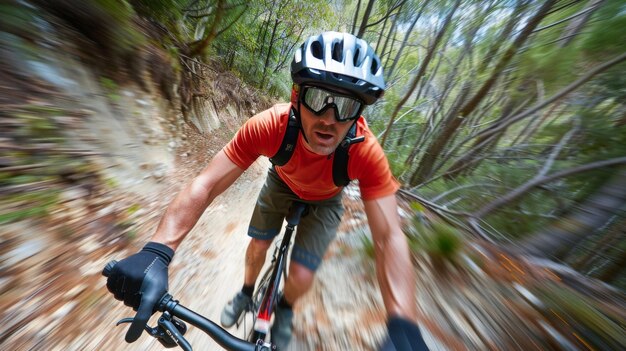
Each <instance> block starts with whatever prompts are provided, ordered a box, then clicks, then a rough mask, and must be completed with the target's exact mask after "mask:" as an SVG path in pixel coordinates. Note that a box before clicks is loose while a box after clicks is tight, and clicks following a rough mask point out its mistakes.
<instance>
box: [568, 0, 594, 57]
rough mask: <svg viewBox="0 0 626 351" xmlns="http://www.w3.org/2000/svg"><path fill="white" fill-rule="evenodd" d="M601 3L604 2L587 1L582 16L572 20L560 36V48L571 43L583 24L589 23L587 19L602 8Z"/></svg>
mask: <svg viewBox="0 0 626 351" xmlns="http://www.w3.org/2000/svg"><path fill="white" fill-rule="evenodd" d="M603 2H604V0H589V3H588V4H587V6H585V9H584V10H583V11H584V14H583V15H581V16H578V17H576V18H575V19H573V20H572V22H570V23H569V25H568V26H567V27H566V28H565V30H564V31H563V33H562V34H561V37H560V38H559V40H558V41H560V42H561V44H560V47H561V48H564V47H566V46H567V45H569V43H571V42H572V40H574V38H575V37H576V36H577V35H578V34H579V33H580V31H581V30H582V29H583V27H584V26H585V24H587V22H588V21H589V18H591V15H592V14H593V13H594V12H595V11H596V10H597V9H599V8H600V6H602V3H603Z"/></svg>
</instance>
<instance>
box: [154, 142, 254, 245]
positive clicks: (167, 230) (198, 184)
mask: <svg viewBox="0 0 626 351" xmlns="http://www.w3.org/2000/svg"><path fill="white" fill-rule="evenodd" d="M242 173H243V169H241V168H239V167H237V165H235V164H234V163H233V162H231V161H230V159H228V157H226V154H225V153H224V151H220V152H218V153H217V155H215V157H214V158H213V160H211V163H209V165H208V166H207V167H206V168H205V169H204V170H203V171H202V172H201V173H200V175H198V176H197V177H196V178H195V179H194V180H193V181H192V182H190V183H189V184H187V185H186V186H185V188H184V189H183V190H182V191H181V192H180V193H179V194H178V195H177V196H176V198H175V199H174V200H173V201H172V202H171V204H170V205H169V206H168V208H167V211H166V212H165V215H164V216H163V218H161V222H160V223H159V226H158V227H157V230H156V233H155V234H154V236H153V237H152V241H156V242H160V243H163V244H165V245H167V246H169V247H171V248H172V249H174V250H176V249H177V248H178V246H179V245H180V243H181V242H182V241H183V239H184V238H185V236H187V234H188V233H189V232H190V231H191V229H192V228H193V227H194V226H195V225H196V223H197V222H198V219H199V218H200V216H202V213H204V210H205V209H206V208H207V207H208V206H209V205H210V204H211V202H213V199H215V198H216V197H217V196H218V195H219V194H221V193H222V192H223V191H224V190H226V189H227V188H228V187H229V186H230V185H231V184H232V183H233V182H234V181H235V180H236V179H237V178H238V177H239V176H240V175H241V174H242Z"/></svg>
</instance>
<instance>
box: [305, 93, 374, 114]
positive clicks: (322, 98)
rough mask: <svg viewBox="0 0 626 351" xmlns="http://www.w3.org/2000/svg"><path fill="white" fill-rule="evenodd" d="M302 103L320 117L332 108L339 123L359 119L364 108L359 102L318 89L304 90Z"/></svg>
mask: <svg viewBox="0 0 626 351" xmlns="http://www.w3.org/2000/svg"><path fill="white" fill-rule="evenodd" d="M302 102H303V103H304V105H305V106H306V107H308V108H309V109H310V110H311V111H313V112H314V113H315V114H318V115H320V114H322V113H324V112H325V111H326V110H327V109H329V108H331V107H332V108H333V109H334V110H335V118H337V120H338V121H347V120H351V119H355V118H358V117H359V115H360V113H361V107H362V106H363V104H362V103H361V102H360V101H359V100H356V99H354V98H351V97H348V96H344V95H339V94H337V93H333V92H331V91H328V90H324V89H320V88H316V87H306V88H305V89H304V91H303V96H302Z"/></svg>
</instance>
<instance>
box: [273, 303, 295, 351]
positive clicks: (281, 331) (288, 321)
mask: <svg viewBox="0 0 626 351" xmlns="http://www.w3.org/2000/svg"><path fill="white" fill-rule="evenodd" d="M292 320H293V310H291V309H289V308H284V307H280V306H276V311H275V312H274V325H272V330H271V334H270V335H271V339H272V344H274V345H276V350H277V351H284V350H287V346H289V342H290V341H291V334H292V332H293V325H292Z"/></svg>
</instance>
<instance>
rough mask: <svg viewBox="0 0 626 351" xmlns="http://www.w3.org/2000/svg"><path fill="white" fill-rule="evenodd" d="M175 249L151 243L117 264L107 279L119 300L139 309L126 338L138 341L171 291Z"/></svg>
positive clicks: (111, 290) (112, 291) (108, 287)
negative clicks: (170, 270) (169, 275)
mask: <svg viewBox="0 0 626 351" xmlns="http://www.w3.org/2000/svg"><path fill="white" fill-rule="evenodd" d="M173 256H174V250H172V249H171V248H169V247H168V246H166V245H163V244H161V243H157V242H149V243H148V244H146V246H144V247H143V249H141V251H139V252H138V253H136V254H134V255H131V256H129V257H127V258H125V259H123V260H121V261H119V262H117V264H115V266H113V268H112V269H111V272H110V273H109V277H108V279H107V289H109V291H110V292H111V293H112V294H113V295H114V296H115V298H116V299H118V300H120V301H124V304H125V305H126V306H129V307H132V308H133V309H134V310H135V311H137V315H136V316H135V318H134V320H133V322H132V323H131V325H130V328H129V329H128V332H127V333H126V341H127V342H129V343H131V342H134V341H136V340H137V339H138V338H139V336H140V335H141V332H142V331H143V330H144V327H145V325H146V323H148V319H150V316H152V314H153V313H154V312H156V309H157V307H158V306H157V303H158V302H159V300H160V299H161V298H162V297H163V295H165V293H166V292H167V266H168V265H169V264H170V262H171V261H172V257H173Z"/></svg>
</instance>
